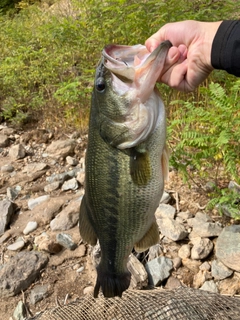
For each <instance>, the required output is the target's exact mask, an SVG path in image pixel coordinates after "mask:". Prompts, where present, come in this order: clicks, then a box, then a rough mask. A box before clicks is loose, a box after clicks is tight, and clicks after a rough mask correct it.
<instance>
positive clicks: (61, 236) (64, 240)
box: [56, 233, 77, 250]
mask: <svg viewBox="0 0 240 320" xmlns="http://www.w3.org/2000/svg"><path fill="white" fill-rule="evenodd" d="M56 240H57V242H58V243H59V244H61V245H62V246H63V247H64V248H66V249H70V250H74V249H76V248H77V244H76V243H74V242H73V240H72V237H71V236H70V234H66V233H58V234H57V235H56Z"/></svg>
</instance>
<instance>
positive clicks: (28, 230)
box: [23, 221, 38, 235]
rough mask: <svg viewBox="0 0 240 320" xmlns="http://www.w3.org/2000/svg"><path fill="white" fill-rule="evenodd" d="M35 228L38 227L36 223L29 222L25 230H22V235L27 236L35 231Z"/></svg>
mask: <svg viewBox="0 0 240 320" xmlns="http://www.w3.org/2000/svg"><path fill="white" fill-rule="evenodd" d="M37 227H38V224H37V222H36V221H29V222H28V224H27V226H26V228H25V229H24V230H23V234H25V235H27V234H29V233H31V232H32V231H34V230H36V229H37Z"/></svg>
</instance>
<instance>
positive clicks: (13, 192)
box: [7, 186, 22, 201]
mask: <svg viewBox="0 0 240 320" xmlns="http://www.w3.org/2000/svg"><path fill="white" fill-rule="evenodd" d="M21 189H22V188H21V187H20V186H16V187H15V188H10V187H9V188H7V198H8V199H9V200H10V201H14V200H15V199H16V198H17V197H18V194H19V192H20V191H21Z"/></svg>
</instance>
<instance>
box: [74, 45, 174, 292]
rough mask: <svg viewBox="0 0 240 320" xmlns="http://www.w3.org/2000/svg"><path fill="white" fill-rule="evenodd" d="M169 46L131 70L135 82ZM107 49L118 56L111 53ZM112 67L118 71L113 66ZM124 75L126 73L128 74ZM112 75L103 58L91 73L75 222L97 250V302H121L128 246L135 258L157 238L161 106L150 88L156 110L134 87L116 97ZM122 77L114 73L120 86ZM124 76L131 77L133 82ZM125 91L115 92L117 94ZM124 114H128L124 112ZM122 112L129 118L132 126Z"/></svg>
mask: <svg viewBox="0 0 240 320" xmlns="http://www.w3.org/2000/svg"><path fill="white" fill-rule="evenodd" d="M142 47H143V46H141V50H142ZM169 47H170V44H169V43H165V44H164V45H162V47H161V48H160V51H159V50H158V51H159V52H158V51H157V52H155V53H154V52H153V53H152V54H151V55H153V57H152V56H151V57H150V59H149V58H147V59H146V61H147V62H143V66H142V69H138V70H137V77H138V78H139V77H140V76H141V74H142V73H143V76H145V73H146V72H148V69H151V68H153V67H154V66H152V61H154V57H155V56H156V59H158V58H159V54H160V55H161V56H162V61H161V66H162V65H163V63H164V61H165V57H166V54H167V51H168V49H169ZM124 48H125V49H126V48H128V49H129V48H131V47H126V46H125V47H124ZM115 49H116V50H118V46H115ZM128 49H126V50H128ZM134 50H135V48H134ZM144 50H145V49H144ZM110 51H111V50H110ZM135 51H137V50H135ZM135 51H134V52H135ZM103 55H104V54H103ZM110 60H111V59H110ZM111 61H114V60H111ZM111 63H113V62H111ZM116 63H117V66H118V63H119V61H117V62H116ZM129 63H130V62H129ZM144 63H145V64H144ZM146 63H147V65H146ZM148 64H150V66H149V68H148ZM157 66H158V65H155V67H157ZM114 68H115V66H114ZM124 68H126V65H125V64H124ZM140 68H141V66H140ZM132 70H133V72H134V68H133V69H132ZM141 70H143V71H142V72H141ZM150 71H151V70H150ZM160 71H161V70H160ZM113 72H114V76H113ZM117 72H118V71H117V70H115V69H114V71H111V66H108V65H106V57H105V56H104V57H103V59H102V60H101V62H100V64H99V66H98V69H97V72H96V78H95V88H94V90H93V95H92V105H91V111H90V122H89V136H88V146H87V153H86V179H85V195H84V197H83V200H82V203H81V207H80V217H79V227H80V234H81V236H82V238H83V240H85V241H86V242H89V243H90V244H92V245H94V244H96V242H97V239H99V243H100V247H101V261H100V264H99V265H98V267H97V275H98V276H97V283H96V286H95V290H94V296H95V297H97V295H98V292H99V290H100V288H101V289H102V292H103V294H104V296H105V297H113V296H121V295H122V292H123V291H125V290H126V289H127V288H128V287H129V284H130V279H131V275H130V273H129V271H128V270H127V259H128V256H129V254H130V253H131V251H132V249H133V247H135V249H136V250H137V251H139V252H141V251H144V250H146V249H147V248H148V247H149V246H151V245H154V244H155V243H156V242H157V241H158V239H159V235H158V229H157V225H156V221H155V216H154V213H155V210H156V208H157V206H158V204H159V201H160V199H161V196H162V193H163V186H164V177H163V171H162V165H163V163H162V160H161V159H162V156H163V154H164V148H165V140H166V125H165V109H164V105H163V103H162V101H161V99H160V98H159V96H158V93H157V91H156V89H154V85H155V82H154V84H153V85H152V88H153V89H152V90H150V95H151V99H150V102H152V101H153V102H155V101H156V102H157V103H158V104H157V105H151V104H150V105H148V103H149V102H148V101H147V102H144V101H141V98H138V97H137V95H138V90H139V89H136V88H135V87H134V83H132V84H130V88H129V90H126V92H125V93H122V89H121V90H120V91H121V93H119V92H117V90H116V88H114V81H116V77H117V76H118V74H117ZM123 72H124V70H121V71H120V74H121V76H120V78H121V81H122V78H123V77H122V76H123ZM130 76H131V77H133V78H134V75H130ZM147 76H149V75H148V74H147ZM138 80H139V79H136V80H134V81H136V82H137V81H138ZM117 81H118V80H117ZM148 81H149V80H148ZM152 81H156V80H152ZM127 83H128V85H129V82H127ZM117 84H119V83H118V82H117ZM125 85H126V84H125V83H124V84H123V85H122V86H123V88H124V89H125ZM120 86H121V83H120ZM136 87H137V88H138V87H139V85H136ZM147 89H148V88H147ZM131 90H132V91H131ZM134 90H135V91H134ZM142 90H143V89H142ZM130 91H131V92H130ZM145 96H146V95H144V97H145ZM135 97H136V99H135ZM134 99H135V100H134ZM144 103H145V104H144ZM130 108H134V109H133V110H132V111H131V110H128V109H130ZM130 112H132V114H133V122H132V124H131V116H129V113H130ZM134 112H137V113H136V114H134ZM141 112H144V113H143V114H144V115H147V116H149V119H150V120H149V121H150V122H149V128H145V126H146V124H145V122H146V121H145V120H146V119H144V117H143V116H142V114H141ZM138 116H139V118H138ZM129 117H130V118H129ZM126 118H127V122H126ZM129 119H130V127H128V125H129ZM136 120H137V121H136ZM141 121H143V124H142V122H141ZM137 122H138V123H137ZM135 125H136V127H134V126H135ZM141 125H142V126H143V128H141ZM151 126H153V128H152V127H151ZM139 128H140V129H141V134H142V133H143V134H142V137H143V138H141V139H142V141H141V139H138V135H137V132H138V130H139ZM145 132H146V134H145ZM144 134H145V135H146V137H145V136H144ZM136 137H137V138H136ZM135 139H136V141H137V142H136V143H135ZM123 146H124V147H123ZM125 146H126V147H125Z"/></svg>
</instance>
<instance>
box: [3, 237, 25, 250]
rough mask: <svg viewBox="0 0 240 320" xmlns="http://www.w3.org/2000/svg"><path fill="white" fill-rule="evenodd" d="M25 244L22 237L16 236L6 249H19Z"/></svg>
mask: <svg viewBox="0 0 240 320" xmlns="http://www.w3.org/2000/svg"><path fill="white" fill-rule="evenodd" d="M24 246H25V242H24V240H23V238H18V239H17V240H16V241H15V242H14V243H12V244H10V245H9V246H7V249H8V250H10V251H18V250H21V249H22V248H23V247H24Z"/></svg>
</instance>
